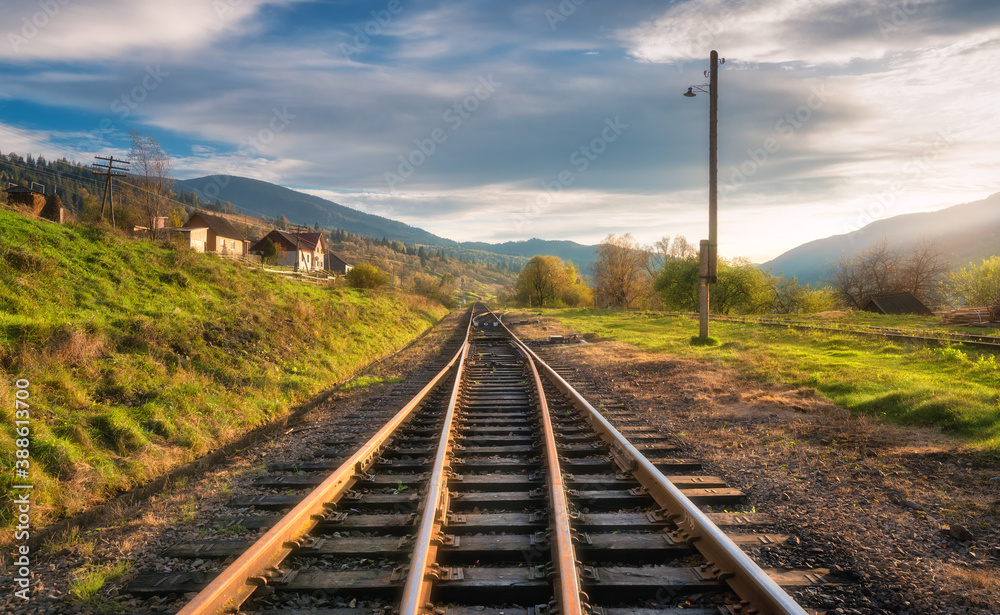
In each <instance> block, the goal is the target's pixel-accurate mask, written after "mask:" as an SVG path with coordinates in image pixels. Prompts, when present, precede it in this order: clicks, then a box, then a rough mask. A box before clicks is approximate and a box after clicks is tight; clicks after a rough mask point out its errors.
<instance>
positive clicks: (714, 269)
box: [684, 49, 726, 340]
mask: <svg viewBox="0 0 1000 615" xmlns="http://www.w3.org/2000/svg"><path fill="white" fill-rule="evenodd" d="M710 61H711V65H710V67H709V70H707V71H705V76H706V77H708V83H706V84H703V85H700V86H699V85H694V86H691V87H689V88H688V90H687V92H685V93H684V96H688V97H693V96H695V93H694V90H698V91H699V92H704V93H707V94H708V103H709V104H708V241H705V240H702V241H701V244H700V248H701V249H700V257H701V258H700V269H701V271H700V277H701V286H700V288H699V293H698V294H699V304H700V308H701V309H700V319H699V320H700V323H699V332H698V336H699V337H700V338H701V339H702V340H707V339H708V320H709V316H708V315H709V286H710V285H711V284H715V283H716V282H717V281H718V279H719V221H718V217H719V64H724V63H725V62H726V61H725V60H724V59H720V58H719V52H718V51H715V50H714V49H713V50H712V55H711V57H710Z"/></svg>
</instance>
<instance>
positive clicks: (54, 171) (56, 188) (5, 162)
mask: <svg viewBox="0 0 1000 615" xmlns="http://www.w3.org/2000/svg"><path fill="white" fill-rule="evenodd" d="M8 183H12V184H18V185H21V186H24V187H25V188H30V187H31V186H32V184H35V189H36V190H39V192H45V193H46V194H57V195H59V198H60V199H61V200H62V202H63V205H65V206H66V207H68V208H69V209H71V210H73V211H80V210H81V209H82V208H83V199H84V198H85V197H86V196H87V195H94V194H97V195H100V194H101V191H102V190H103V185H102V183H101V178H100V177H98V176H97V175H95V174H94V172H93V170H91V168H90V167H85V166H83V165H82V164H80V163H78V162H69V161H67V160H65V159H61V160H53V161H51V162H50V161H48V160H46V159H45V157H43V156H39V157H38V158H35V157H34V156H32V155H31V154H27V155H26V156H21V155H19V154H17V153H14V152H11V153H10V154H0V188H6V187H7V184H8Z"/></svg>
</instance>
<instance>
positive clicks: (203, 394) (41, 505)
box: [0, 211, 446, 537]
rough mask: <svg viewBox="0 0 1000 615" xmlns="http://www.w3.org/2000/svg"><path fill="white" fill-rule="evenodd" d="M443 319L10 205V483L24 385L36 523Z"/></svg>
mask: <svg viewBox="0 0 1000 615" xmlns="http://www.w3.org/2000/svg"><path fill="white" fill-rule="evenodd" d="M445 313H446V310H445V309H444V308H443V307H442V306H440V305H439V304H436V303H433V302H430V301H428V300H425V299H422V298H418V297H413V296H409V295H404V294H401V293H397V292H393V291H377V292H375V291H372V292H367V291H366V292H361V291H356V290H351V289H333V288H330V287H317V286H315V285H311V284H303V283H301V282H296V281H292V280H287V279H284V276H279V275H274V274H268V273H265V272H262V271H260V270H259V269H248V268H246V267H245V266H242V265H240V264H238V263H234V262H232V261H228V260H224V259H218V258H215V257H212V256H209V255H203V254H195V253H193V252H191V251H189V250H187V249H183V248H174V247H171V246H167V245H163V244H157V243H154V242H150V241H134V240H130V239H126V238H123V237H121V236H119V235H117V234H116V233H114V232H111V231H107V230H101V229H97V228H90V227H82V226H59V225H56V224H52V223H49V222H44V221H35V220H30V219H27V218H25V217H23V216H20V215H17V214H14V213H11V212H6V211H0V378H2V382H0V491H4V492H9V491H10V489H9V488H10V486H11V484H12V482H13V481H14V478H15V476H16V474H15V460H16V458H15V455H16V454H17V453H16V449H17V448H19V447H18V446H17V436H16V434H15V431H14V428H15V412H16V408H15V403H16V400H15V395H16V391H17V388H16V382H17V381H18V379H23V380H22V381H21V383H22V384H24V381H28V382H30V385H29V386H27V387H26V388H25V389H24V390H26V391H27V392H28V394H29V395H30V397H29V398H28V399H27V400H26V401H27V402H28V403H29V405H30V419H29V427H30V435H29V437H28V440H30V448H29V450H30V476H29V480H30V483H31V484H33V485H34V491H33V496H32V503H33V518H32V521H33V524H35V526H36V527H37V525H38V524H39V523H43V522H44V521H45V520H46V519H51V518H52V517H54V516H62V515H65V514H68V513H72V512H74V511H76V510H79V509H80V508H81V507H83V506H85V505H86V504H88V503H92V502H93V501H96V500H100V499H102V498H105V497H107V496H109V495H112V494H114V493H117V492H119V491H121V490H124V489H128V488H130V487H132V486H134V485H136V484H138V483H142V482H143V481H145V480H147V479H149V478H150V477H153V476H156V475H159V474H160V473H162V472H163V471H165V470H167V469H169V468H172V467H175V466H177V465H179V464H181V463H183V462H185V461H189V460H191V459H193V458H196V457H197V456H200V455H202V454H204V453H205V452H207V451H208V450H210V449H213V448H215V447H217V446H219V445H220V444H221V443H224V442H227V441H231V440H233V439H235V438H237V437H238V436H240V435H242V434H244V433H246V432H248V431H250V430H251V429H253V428H254V427H257V426H259V425H261V424H263V423H265V422H267V421H269V420H271V419H272V418H274V417H277V416H279V415H282V414H284V413H286V412H287V411H288V410H289V409H290V407H291V406H293V405H295V404H296V403H298V402H301V401H304V400H305V399H308V398H309V397H311V396H312V395H314V394H316V393H318V392H320V391H322V390H324V389H326V388H328V387H330V386H332V385H334V384H336V383H337V382H340V381H344V380H345V379H348V378H349V377H351V376H352V375H353V374H355V373H356V372H357V371H358V370H359V369H360V368H361V367H363V366H364V365H367V364H369V363H371V362H372V361H374V360H376V359H378V358H380V357H382V356H385V355H387V354H389V353H391V352H393V351H395V350H397V349H399V348H401V347H402V346H404V345H405V344H406V343H408V342H409V341H411V340H412V339H414V338H415V337H416V336H418V335H419V334H420V333H421V332H423V331H425V330H426V329H428V328H429V327H431V326H432V325H433V324H434V323H435V322H436V321H437V320H438V319H440V318H441V317H442V316H443V315H444V314H445ZM22 395H23V393H22ZM17 418H22V417H17ZM10 502H11V498H6V499H5V500H4V502H3V505H2V506H0V529H2V528H7V529H9V527H10V521H11V519H12V516H11V515H12V510H11V508H10ZM0 537H2V536H0Z"/></svg>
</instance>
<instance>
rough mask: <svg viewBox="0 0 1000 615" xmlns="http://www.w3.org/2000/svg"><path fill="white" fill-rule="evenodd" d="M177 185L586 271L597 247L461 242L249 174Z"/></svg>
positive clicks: (270, 208)
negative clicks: (549, 259) (547, 258)
mask: <svg viewBox="0 0 1000 615" xmlns="http://www.w3.org/2000/svg"><path fill="white" fill-rule="evenodd" d="M174 184H175V186H174V189H175V190H177V192H193V193H195V194H196V195H198V196H199V197H200V198H201V200H202V201H206V202H214V201H215V200H219V201H229V202H230V203H232V204H233V205H234V206H235V207H236V208H238V209H241V210H242V211H243V213H245V214H248V215H253V216H258V217H259V216H267V217H268V218H277V217H278V216H285V218H287V219H288V220H289V221H291V222H294V223H297V224H308V225H310V226H311V225H313V224H316V223H317V222H318V223H319V225H320V226H321V227H324V228H331V229H334V228H336V229H340V230H343V231H347V232H349V233H355V234H358V235H367V236H369V237H373V238H376V239H378V238H382V237H385V238H387V239H392V240H395V241H402V242H403V243H407V244H413V245H424V246H433V247H440V248H451V249H460V248H465V249H469V250H485V251H487V252H493V253H495V254H504V255H508V256H522V257H527V258H530V257H532V256H534V255H536V254H548V255H553V256H558V257H559V258H561V259H563V260H571V261H573V263H574V264H576V265H577V266H578V267H580V268H581V269H584V270H586V269H589V267H590V264H591V263H592V262H593V261H594V248H595V247H596V246H586V245H583V244H579V243H576V242H575V241H548V240H544V239H529V240H526V241H508V242H504V243H499V244H492V243H483V242H457V241H454V240H452V239H447V238H444V237H439V236H437V235H435V234H433V233H430V232H428V231H425V230H423V229H421V228H417V227H415V226H410V225H409V224H404V223H402V222H398V221H396V220H390V219H389V218H384V217H382V216H377V215H374V214H368V213H364V212H362V211H358V210H356V209H351V208H350V207H345V206H344V205H341V204H339V203H335V202H333V201H330V200H328V199H324V198H321V197H318V196H313V195H311V194H306V193H304V192H298V191H296V190H291V189H289V188H285V187H283V186H278V185H276V184H272V183H268V182H265V181H260V180H256V179H248V178H246V177H236V176H234V175H208V176H205V177H197V178H194V179H187V180H176V181H175V182H174Z"/></svg>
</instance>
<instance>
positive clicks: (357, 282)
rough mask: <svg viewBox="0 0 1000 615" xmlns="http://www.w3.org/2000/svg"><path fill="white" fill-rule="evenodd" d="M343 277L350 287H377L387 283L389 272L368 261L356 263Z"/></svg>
mask: <svg viewBox="0 0 1000 615" xmlns="http://www.w3.org/2000/svg"><path fill="white" fill-rule="evenodd" d="M345 277H346V278H347V284H348V285H350V286H351V287H352V288H379V287H381V286H386V285H387V284H388V283H389V274H387V273H386V272H384V271H382V270H381V269H379V268H378V267H376V266H375V265H372V264H370V263H358V264H357V265H355V266H354V268H353V269H351V270H350V271H348V272H347V275H346V276H345Z"/></svg>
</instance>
